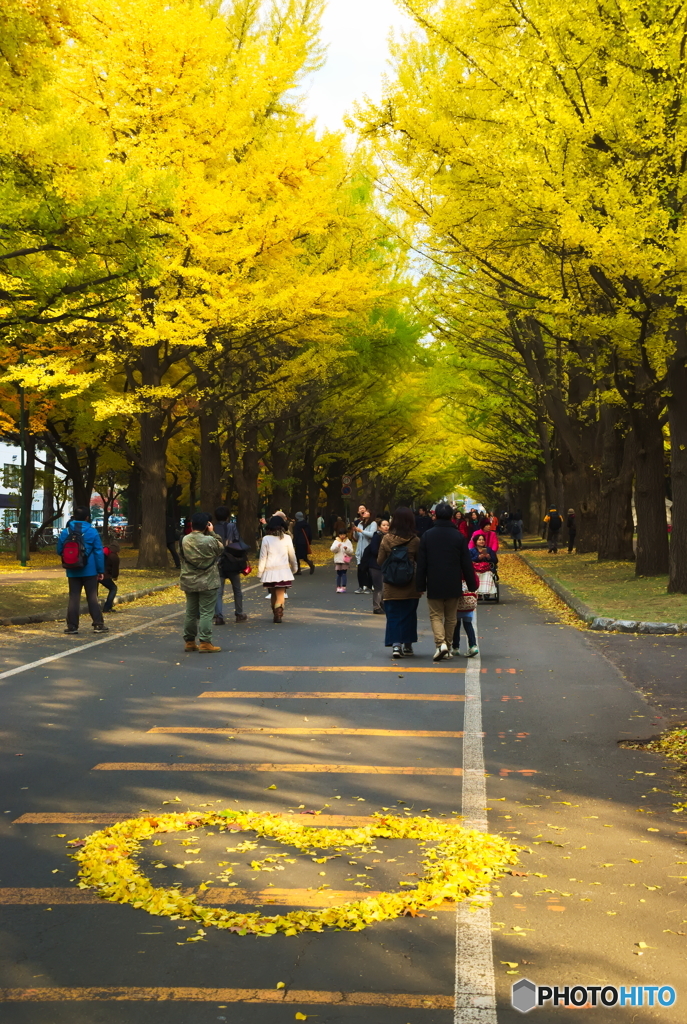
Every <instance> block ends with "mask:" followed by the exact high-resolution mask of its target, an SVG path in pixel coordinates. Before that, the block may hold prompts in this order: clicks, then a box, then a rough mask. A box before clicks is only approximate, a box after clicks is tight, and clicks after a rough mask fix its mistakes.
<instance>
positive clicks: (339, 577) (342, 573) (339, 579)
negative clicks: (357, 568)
mask: <svg viewBox="0 0 687 1024" xmlns="http://www.w3.org/2000/svg"><path fill="white" fill-rule="evenodd" d="M347 572H348V569H337V570H336V585H337V587H345V586H346V580H347V579H348V577H347V575H346V574H347Z"/></svg>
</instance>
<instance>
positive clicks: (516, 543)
mask: <svg viewBox="0 0 687 1024" xmlns="http://www.w3.org/2000/svg"><path fill="white" fill-rule="evenodd" d="M518 548H522V534H518V535H517V536H516V535H515V534H513V551H517V550H518Z"/></svg>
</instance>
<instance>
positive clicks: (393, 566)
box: [382, 541, 415, 587]
mask: <svg viewBox="0 0 687 1024" xmlns="http://www.w3.org/2000/svg"><path fill="white" fill-rule="evenodd" d="M408 543H409V541H406V542H405V544H399V545H398V546H397V547H395V548H393V550H392V551H391V554H390V555H389V556H388V558H387V559H386V561H385V562H384V565H383V566H382V579H383V580H384V582H385V583H388V584H389V586H390V587H407V586H408V585H409V584H410V583H412V582H413V579H414V578H415V566H414V565H413V563H412V562H411V560H410V555H409V554H408Z"/></svg>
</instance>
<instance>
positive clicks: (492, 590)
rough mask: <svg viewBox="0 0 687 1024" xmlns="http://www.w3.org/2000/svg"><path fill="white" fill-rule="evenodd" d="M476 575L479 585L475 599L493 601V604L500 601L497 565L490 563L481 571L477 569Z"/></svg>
mask: <svg viewBox="0 0 687 1024" xmlns="http://www.w3.org/2000/svg"><path fill="white" fill-rule="evenodd" d="M475 568H476V567H475ZM476 576H477V580H478V582H479V586H478V588H477V600H478V601H493V602H494V604H498V603H499V601H500V592H499V574H498V569H497V567H496V566H495V565H492V564H491V563H490V564H488V565H487V566H486V568H485V569H483V570H481V571H480V570H479V569H477V570H476Z"/></svg>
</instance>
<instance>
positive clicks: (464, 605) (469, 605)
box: [456, 594, 477, 612]
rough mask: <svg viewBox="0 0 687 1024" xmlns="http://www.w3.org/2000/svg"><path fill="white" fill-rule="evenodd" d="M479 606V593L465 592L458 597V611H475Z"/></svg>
mask: <svg viewBox="0 0 687 1024" xmlns="http://www.w3.org/2000/svg"><path fill="white" fill-rule="evenodd" d="M476 607H477V594H463V596H462V597H459V598H458V604H457V605H456V611H458V612H474V610H475V608H476Z"/></svg>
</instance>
